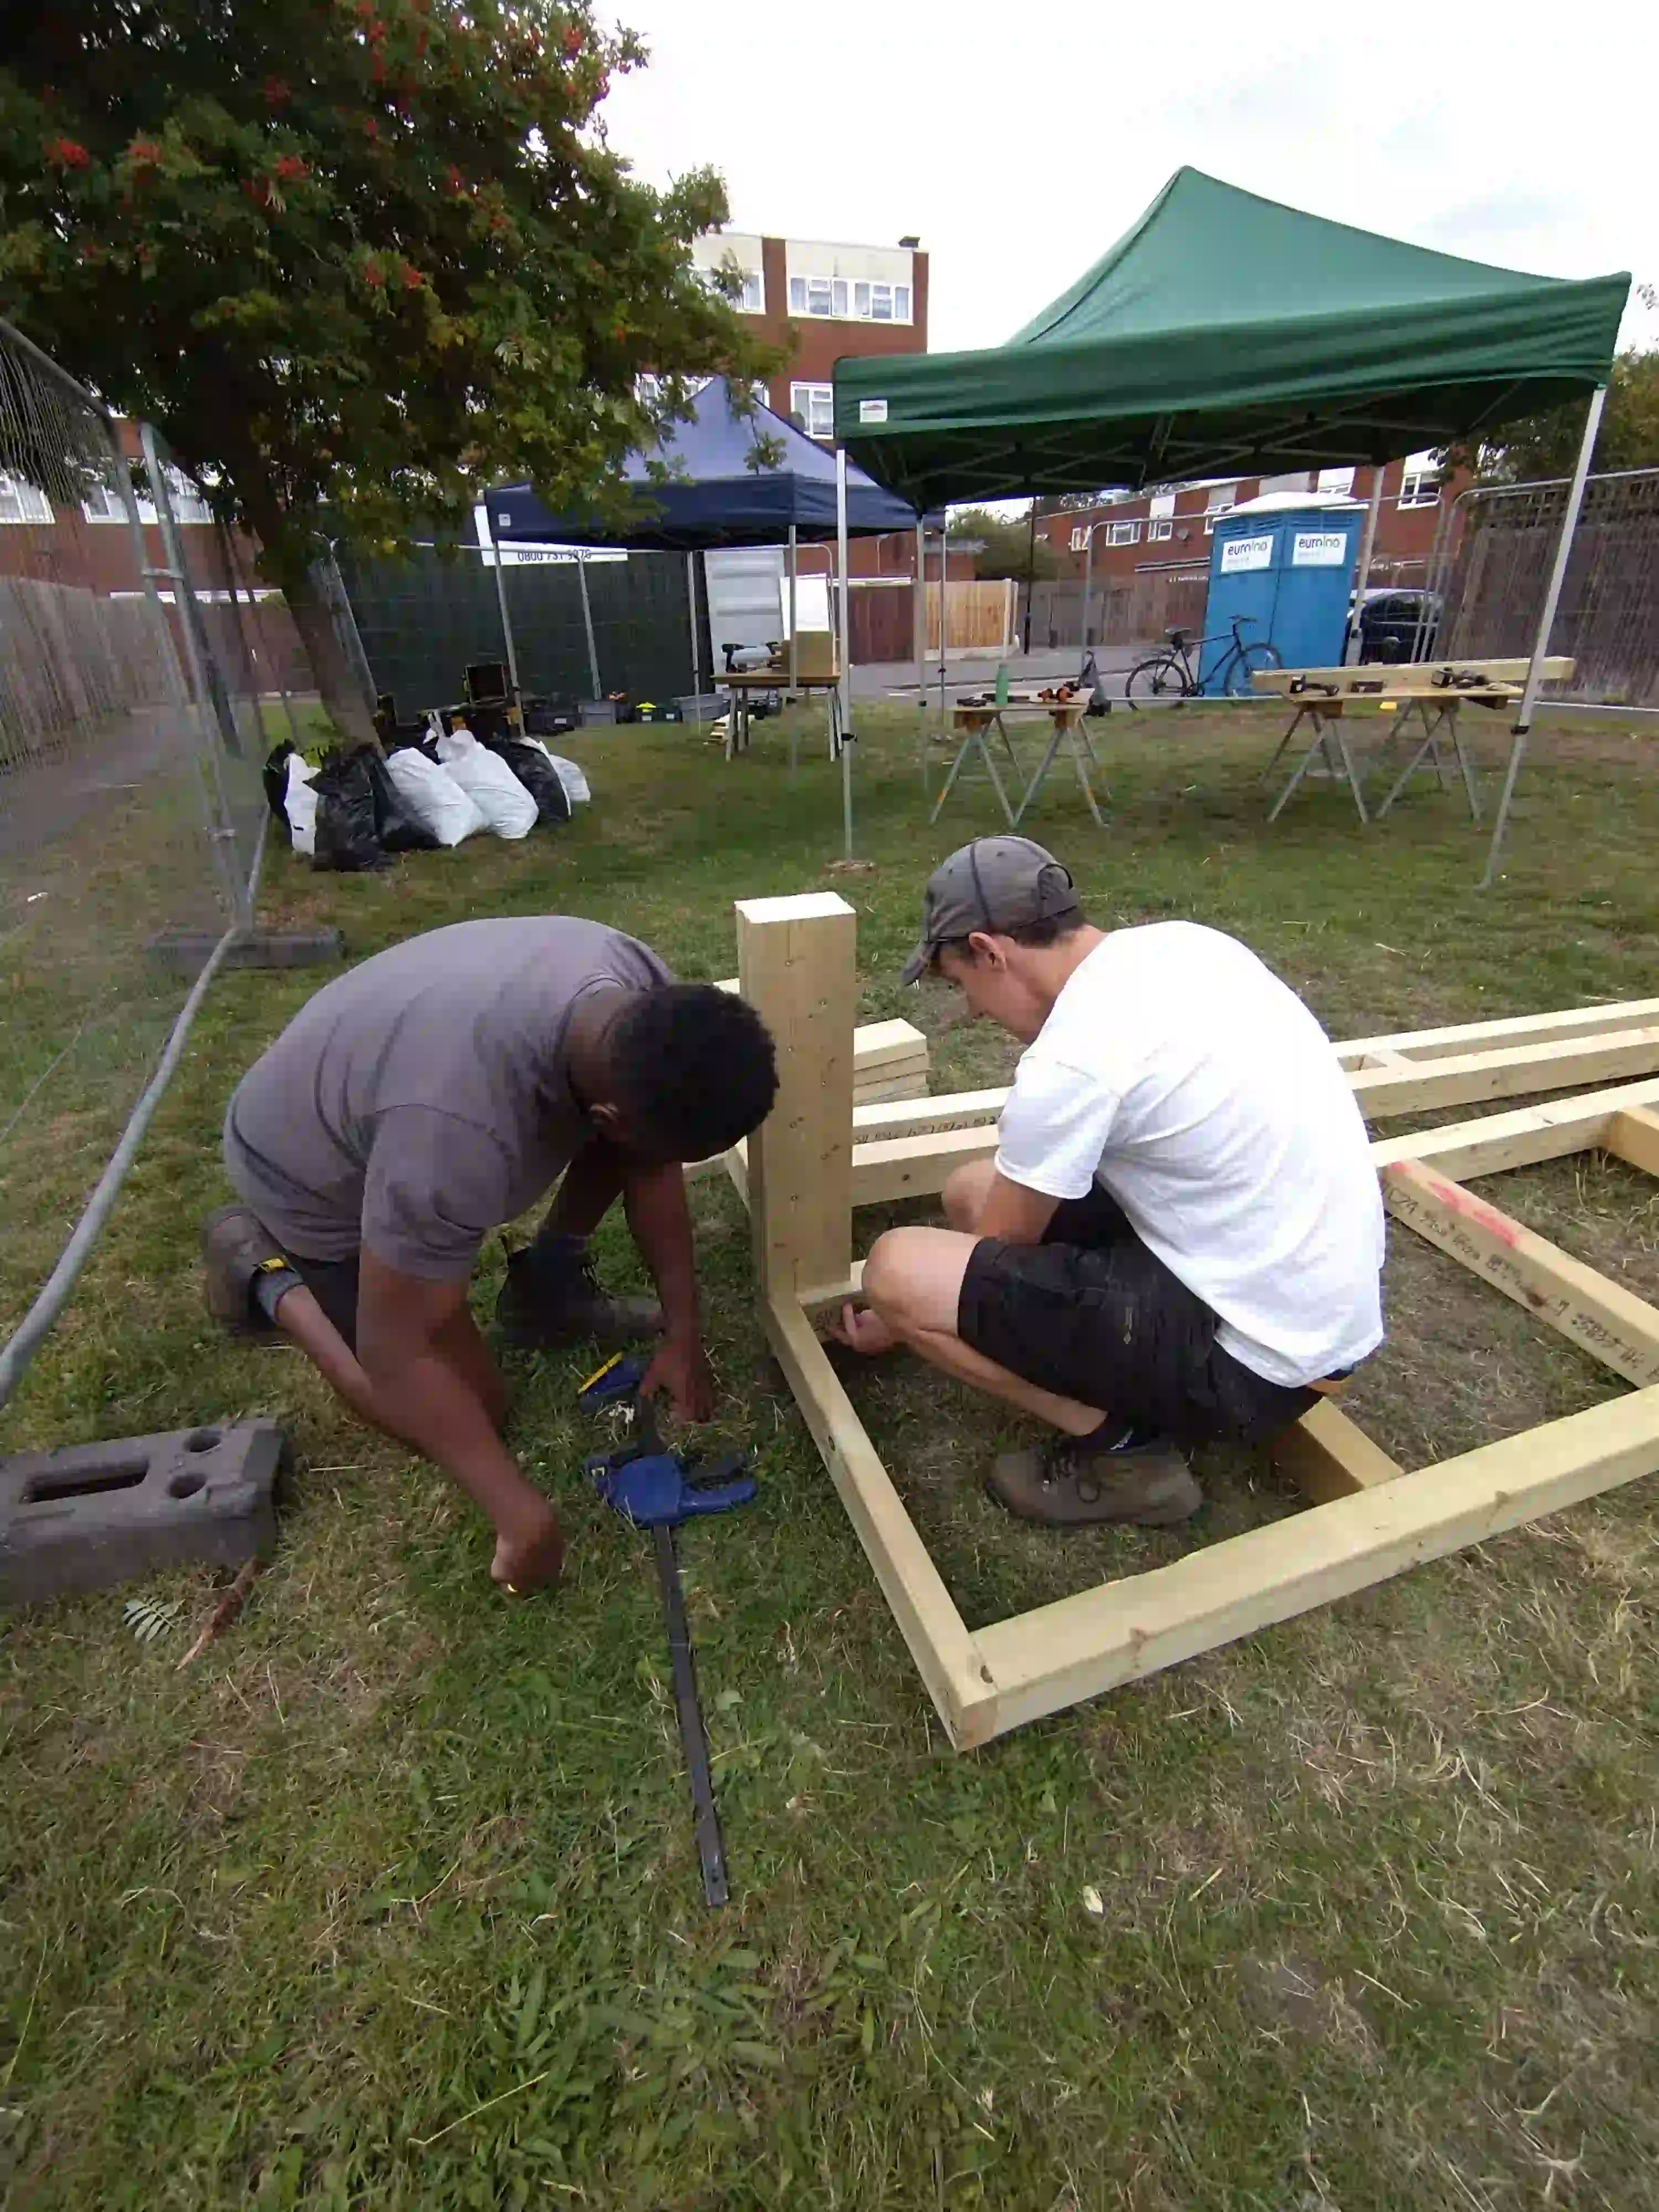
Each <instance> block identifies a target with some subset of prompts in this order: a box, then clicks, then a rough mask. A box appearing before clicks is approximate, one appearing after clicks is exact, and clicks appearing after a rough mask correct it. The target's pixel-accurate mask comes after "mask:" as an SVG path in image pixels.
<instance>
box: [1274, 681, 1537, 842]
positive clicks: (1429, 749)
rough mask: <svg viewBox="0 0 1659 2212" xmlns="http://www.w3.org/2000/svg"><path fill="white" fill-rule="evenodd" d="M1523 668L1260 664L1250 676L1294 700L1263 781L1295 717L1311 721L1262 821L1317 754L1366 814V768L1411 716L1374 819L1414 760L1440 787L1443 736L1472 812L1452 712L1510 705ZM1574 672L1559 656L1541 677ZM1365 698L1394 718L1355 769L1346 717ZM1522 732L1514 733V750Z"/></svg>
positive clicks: (1475, 805)
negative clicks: (1408, 739) (1402, 759)
mask: <svg viewBox="0 0 1659 2212" xmlns="http://www.w3.org/2000/svg"><path fill="white" fill-rule="evenodd" d="M1526 672H1527V663H1526V661H1525V660H1524V659H1510V660H1505V659H1492V660H1437V661H1420V662H1413V663H1410V664H1408V665H1404V666H1394V667H1390V666H1388V665H1383V664H1379V663H1377V662H1362V663H1361V664H1360V665H1358V666H1357V667H1353V668H1300V669H1298V668H1270V669H1263V670H1261V671H1258V672H1257V673H1256V674H1255V676H1254V677H1253V678H1252V681H1253V683H1254V684H1255V689H1256V690H1257V691H1258V692H1260V693H1261V694H1263V695H1265V696H1268V697H1273V696H1278V697H1281V698H1284V699H1286V700H1288V701H1291V702H1294V704H1295V707H1296V712H1295V714H1292V716H1291V720H1290V723H1289V726H1287V728H1286V729H1285V734H1284V736H1283V737H1282V738H1280V739H1279V744H1278V746H1277V747H1276V749H1275V750H1274V753H1273V758H1272V760H1270V761H1269V762H1268V763H1267V768H1266V769H1264V770H1263V773H1262V781H1263V782H1266V781H1267V779H1268V777H1270V776H1271V775H1272V774H1273V770H1274V769H1275V768H1277V767H1278V765H1279V761H1280V760H1281V758H1282V757H1284V753H1285V748H1286V747H1287V746H1288V745H1289V744H1290V743H1291V738H1293V737H1294V736H1295V735H1296V733H1297V730H1298V729H1299V728H1300V727H1301V726H1302V725H1303V724H1304V722H1306V723H1308V724H1310V726H1311V730H1312V735H1311V738H1310V741H1309V743H1308V744H1307V745H1306V747H1305V749H1304V752H1303V754H1302V757H1301V758H1300V760H1298V761H1297V764H1296V767H1295V768H1294V769H1292V771H1291V776H1290V780H1289V781H1288V782H1287V783H1286V784H1285V787H1284V789H1283V790H1282V791H1281V792H1280V793H1279V796H1278V797H1277V798H1276V799H1274V801H1273V805H1272V806H1271V807H1270V808H1269V809H1268V811H1267V819H1268V821H1269V822H1273V821H1277V819H1278V818H1279V814H1280V813H1281V812H1282V811H1283V810H1284V808H1285V805H1286V804H1287V803H1288V801H1289V800H1290V799H1291V797H1292V795H1293V794H1294V793H1295V792H1296V790H1297V787H1298V786H1299V785H1300V784H1301V782H1302V780H1303V778H1304V776H1305V775H1307V774H1308V773H1309V771H1310V769H1312V767H1313V765H1314V761H1315V758H1316V756H1318V757H1322V758H1323V760H1324V763H1325V765H1326V768H1327V769H1328V772H1329V773H1330V774H1331V775H1334V776H1335V777H1336V778H1337V780H1338V781H1341V782H1346V785H1347V787H1348V789H1349V791H1350V792H1351V793H1352V797H1353V803H1354V807H1355V810H1356V811H1357V812H1358V816H1359V819H1360V821H1361V822H1362V823H1365V822H1369V821H1370V819H1371V818H1372V817H1371V816H1370V815H1369V814H1368V813H1367V811H1366V808H1365V797H1364V788H1363V786H1364V780H1365V777H1366V775H1368V774H1369V773H1370V769H1373V768H1376V767H1378V766H1380V765H1381V764H1382V763H1383V762H1384V761H1385V760H1386V759H1387V757H1388V756H1389V752H1390V750H1392V749H1393V747H1394V746H1395V743H1396V742H1397V740H1399V739H1400V738H1403V737H1405V736H1406V735H1407V732H1409V731H1410V730H1411V728H1412V726H1413V724H1415V725H1416V726H1417V728H1418V729H1419V731H1420V732H1421V735H1420V738H1419V743H1418V745H1417V749H1416V750H1415V751H1414V752H1413V754H1412V756H1411V757H1410V758H1409V759H1408V760H1407V763H1406V765H1405V766H1404V768H1403V769H1401V771H1400V774H1399V775H1397V776H1396V777H1395V781H1394V782H1393V783H1392V784H1391V785H1390V786H1389V793H1388V796H1387V798H1386V799H1384V800H1383V804H1382V805H1381V806H1379V807H1378V808H1377V810H1376V819H1377V820H1378V821H1381V820H1382V818H1383V816H1384V815H1385V814H1386V813H1387V812H1388V811H1389V808H1390V807H1391V806H1392V805H1394V803H1395V799H1398V798H1399V796H1400V794H1401V792H1402V791H1403V790H1404V789H1405V787H1406V786H1407V783H1408V782H1409V781H1411V778H1412V777H1413V775H1415V774H1416V772H1417V770H1418V769H1419V768H1424V767H1428V768H1431V769H1433V770H1434V772H1435V774H1436V775H1437V777H1438V778H1439V780H1440V784H1441V787H1442V788H1444V787H1445V781H1446V769H1445V763H1444V761H1443V758H1442V756H1441V750H1440V747H1441V744H1442V741H1443V740H1444V742H1445V743H1447V744H1449V746H1450V748H1451V751H1452V755H1453V757H1454V758H1455V761H1456V763H1457V766H1458V769H1459V770H1460V772H1461V774H1462V778H1463V791H1464V795H1465V797H1466V798H1467V799H1468V808H1469V818H1470V820H1471V821H1472V822H1479V820H1480V792H1479V787H1478V784H1477V781H1476V778H1475V772H1474V762H1473V761H1472V760H1471V759H1470V757H1469V755H1468V751H1467V750H1466V749H1465V746H1464V743H1463V732H1462V726H1461V720H1460V717H1461V715H1462V709H1463V708H1465V707H1466V706H1472V707H1485V708H1488V709H1489V710H1495V709H1497V708H1501V707H1511V708H1513V707H1516V706H1518V705H1519V703H1520V701H1521V697H1522V692H1523V690H1524V689H1525V681H1524V679H1525V677H1526ZM1572 672H1573V663H1572V662H1571V660H1568V659H1550V660H1547V661H1545V663H1544V665H1543V676H1544V679H1545V680H1546V681H1547V682H1552V683H1563V682H1565V680H1566V679H1567V678H1569V677H1571V674H1572ZM1368 707H1375V708H1377V709H1379V710H1380V711H1382V712H1383V713H1389V712H1390V711H1392V713H1393V716H1394V719H1393V720H1392V721H1391V722H1390V723H1389V727H1388V729H1387V731H1386V732H1384V734H1383V741H1382V743H1381V744H1379V745H1378V746H1377V747H1376V749H1375V750H1374V751H1373V752H1372V754H1371V755H1370V758H1369V760H1367V761H1365V762H1364V763H1362V764H1361V766H1360V767H1359V768H1358V769H1356V767H1355V765H1354V758H1353V753H1352V749H1351V747H1350V744H1349V718H1351V717H1352V714H1357V713H1363V712H1364V709H1365V708H1368ZM1521 742H1522V740H1521V738H1519V736H1517V737H1516V753H1517V754H1518V748H1519V745H1520V744H1521ZM1512 766H1513V763H1512Z"/></svg>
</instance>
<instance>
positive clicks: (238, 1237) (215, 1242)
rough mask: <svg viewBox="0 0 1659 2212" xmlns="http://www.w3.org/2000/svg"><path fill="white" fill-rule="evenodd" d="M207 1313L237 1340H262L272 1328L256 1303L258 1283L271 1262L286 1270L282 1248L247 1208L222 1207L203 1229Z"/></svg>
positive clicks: (210, 1215)
mask: <svg viewBox="0 0 1659 2212" xmlns="http://www.w3.org/2000/svg"><path fill="white" fill-rule="evenodd" d="M202 1259H203V1262H204V1266H205V1267H206V1270H207V1305H208V1311H209V1312H210V1314H211V1315H212V1316H213V1318H214V1319H215V1321H217V1322H223V1323H224V1326H225V1327H226V1328H228V1329H230V1330H231V1331H232V1332H233V1333H234V1334H236V1335H237V1336H262V1335H263V1334H264V1333H265V1331H266V1330H267V1329H268V1328H270V1322H268V1321H267V1320H266V1319H265V1317H264V1314H262V1313H261V1312H260V1310H259V1309H258V1306H256V1305H255V1304H254V1303H253V1282H254V1278H255V1276H257V1275H258V1273H260V1271H261V1270H262V1269H263V1268H264V1267H268V1266H269V1264H270V1261H273V1260H274V1261H276V1263H277V1264H278V1266H279V1267H286V1266H287V1264H288V1261H287V1258H286V1256H285V1255H284V1254H283V1249H282V1247H281V1246H280V1245H279V1244H278V1243H276V1240H275V1238H274V1237H272V1236H271V1234H270V1231H269V1230H268V1229H267V1228H266V1227H265V1225H264V1223H263V1222H262V1221H261V1220H259V1219H258V1217H257V1216H256V1215H254V1214H252V1213H250V1212H248V1210H247V1208H246V1206H240V1205H233V1206H219V1207H217V1208H216V1210H215V1211H214V1212H211V1213H210V1214H209V1216H208V1218H207V1219H206V1220H205V1221H204V1223H203V1224H202Z"/></svg>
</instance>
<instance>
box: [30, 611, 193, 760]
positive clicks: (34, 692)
mask: <svg viewBox="0 0 1659 2212" xmlns="http://www.w3.org/2000/svg"><path fill="white" fill-rule="evenodd" d="M173 681H174V678H173V671H172V670H171V668H170V667H169V666H168V665H167V658H166V656H165V654H164V653H163V652H162V650H161V641H160V638H159V636H158V635H157V631H156V627H155V617H154V616H153V614H152V612H151V610H150V608H149V605H147V604H146V603H145V601H144V600H143V598H142V597H140V596H139V595H137V593H135V594H134V595H133V597H132V598H131V599H125V598H123V599H111V598H109V597H107V596H106V595H105V594H104V593H101V592H92V591H88V590H85V589H84V588H82V586H78V585H73V584H49V583H46V582H44V581H42V580H40V578H38V577H34V576H0V772H3V770H4V769H7V768H12V767H16V766H18V765H20V764H21V763H23V762H26V761H28V760H32V759H35V758H38V757H40V756H42V755H44V754H49V753H52V752H56V751H60V750H63V749H64V747H65V746H66V745H67V744H70V743H71V742H72V741H73V740H74V739H75V738H76V737H77V736H78V735H79V734H81V733H82V732H85V731H88V730H89V729H91V728H94V727H95V726H97V724H98V723H99V722H100V720H101V719H102V718H103V717H104V716H106V715H107V714H114V713H117V712H118V711H121V710H124V709H126V708H132V707H135V706H139V705H156V704H159V703H160V702H163V701H165V700H169V699H171V698H172V697H173V696H174V693H173V688H172V686H173Z"/></svg>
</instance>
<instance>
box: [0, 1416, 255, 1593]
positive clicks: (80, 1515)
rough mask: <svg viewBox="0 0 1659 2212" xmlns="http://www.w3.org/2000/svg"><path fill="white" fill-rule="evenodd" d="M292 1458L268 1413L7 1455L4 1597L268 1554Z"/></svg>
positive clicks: (1, 1512) (0, 1578)
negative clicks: (281, 1484)
mask: <svg viewBox="0 0 1659 2212" xmlns="http://www.w3.org/2000/svg"><path fill="white" fill-rule="evenodd" d="M287 1460H288V1440H287V1438H286V1437H284V1435H283V1431H281V1430H280V1429H279V1428H277V1427H276V1425H275V1424H274V1423H272V1422H270V1421H242V1422H239V1423H237V1424H236V1425H234V1427H226V1428H200V1429H172V1430H168V1431H165V1432H163V1433H162V1434H161V1435H160V1436H153V1437H117V1438H115V1439H114V1440H113V1441H112V1442H111V1443H96V1444H75V1445H71V1446H70V1447H69V1448H67V1449H64V1450H63V1451H51V1452H22V1453H19V1454H17V1455H15V1456H13V1457H11V1458H9V1459H0V1605H27V1604H29V1603H32V1602H33V1601H35V1600H37V1599H40V1598H49V1597H58V1596H60V1595H63V1594H64V1592H66V1591H70V1590H90V1589H108V1588H109V1586H110V1585H111V1584H112V1583H120V1582H125V1581H128V1580H129V1579H130V1578H131V1577H134V1576H137V1575H145V1574H149V1573H151V1572H152V1571H154V1570H155V1568H157V1567H176V1566H188V1565H195V1564H196V1563H197V1562H198V1561H206V1562H207V1563H208V1564H210V1565H215V1566H225V1567H234V1566H240V1565H241V1563H242V1562H243V1561H244V1560H245V1559H253V1558H255V1557H258V1558H268V1557H269V1556H270V1553H271V1551H272V1550H273V1549H274V1548H275V1546H276V1486H277V1480H278V1477H279V1476H280V1475H281V1474H282V1473H283V1469H284V1468H285V1467H286V1465H287Z"/></svg>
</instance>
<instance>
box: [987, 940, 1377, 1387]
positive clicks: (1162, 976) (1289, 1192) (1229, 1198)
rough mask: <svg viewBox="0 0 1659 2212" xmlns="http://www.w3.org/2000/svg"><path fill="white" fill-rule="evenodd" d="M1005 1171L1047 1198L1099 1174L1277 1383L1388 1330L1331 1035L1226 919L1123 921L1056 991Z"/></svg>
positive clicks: (1319, 1367)
mask: <svg viewBox="0 0 1659 2212" xmlns="http://www.w3.org/2000/svg"><path fill="white" fill-rule="evenodd" d="M998 1140H999V1150H998V1152H997V1159H996V1164H997V1170H998V1172H999V1173H1000V1174H1001V1175H1004V1176H1006V1177H1007V1179H1008V1181H1009V1182H1017V1183H1022V1184H1024V1187H1025V1188H1027V1189H1028V1190H1037V1191H1042V1192H1043V1193H1044V1194H1046V1195H1047V1196H1048V1197H1050V1198H1061V1199H1065V1198H1081V1197H1083V1196H1084V1195H1085V1193H1086V1192H1087V1190H1088V1188H1089V1186H1090V1183H1091V1182H1100V1183H1101V1184H1103V1186H1104V1187H1105V1188H1106V1189H1107V1190H1109V1192H1110V1193H1111V1194H1112V1195H1113V1197H1114V1198H1115V1199H1116V1200H1117V1201H1118V1203H1119V1205H1120V1206H1121V1207H1122V1208H1123V1211H1124V1212H1125V1213H1126V1214H1127V1216H1128V1218H1129V1220H1130V1222H1131V1224H1132V1225H1133V1228H1134V1230H1135V1231H1136V1233H1137V1235H1138V1236H1139V1237H1140V1239H1141V1241H1142V1243H1145V1244H1146V1245H1147V1246H1149V1247H1150V1249H1152V1251H1153V1252H1155V1253H1156V1254H1157V1255H1158V1258H1159V1259H1160V1260H1162V1261H1164V1265H1165V1266H1166V1267H1168V1268H1169V1269H1170V1272H1171V1273H1173V1274H1175V1275H1176V1276H1178V1277H1179V1278H1180V1279H1181V1280H1182V1282H1183V1283H1185V1284H1186V1285H1187V1287H1188V1290H1190V1291H1194V1293H1195V1294H1196V1295H1197V1296H1198V1297H1200V1298H1202V1299H1203V1301H1204V1303H1205V1304H1206V1305H1207V1306H1209V1307H1210V1308H1211V1309H1212V1311H1213V1312H1214V1313H1216V1314H1217V1315H1218V1316H1219V1317H1220V1322H1221V1327H1220V1328H1219V1329H1218V1332H1217V1337H1216V1340H1217V1342H1218V1344H1219V1345H1220V1346H1221V1347H1222V1349H1223V1350H1224V1351H1225V1352H1231V1355H1232V1356H1233V1358H1235V1359H1237V1360H1238V1361H1240V1362H1241V1363H1242V1364H1243V1365H1244V1366H1246V1367H1248V1368H1249V1369H1251V1370H1252V1371H1253V1372H1255V1374H1257V1375H1261V1376H1265V1377H1266V1378H1267V1380H1268V1381H1269V1382H1271V1383H1310V1382H1315V1381H1317V1380H1318V1379H1319V1378H1321V1377H1322V1376H1326V1375H1328V1374H1330V1373H1331V1372H1332V1371H1333V1370H1334V1369H1336V1368H1340V1367H1347V1366H1351V1365H1352V1364H1353V1363H1354V1362H1355V1361H1356V1360H1359V1359H1363V1358H1364V1357H1365V1355H1366V1353H1367V1352H1372V1351H1375V1349H1376V1346H1378V1345H1379V1344H1380V1343H1381V1342H1382V1340H1383V1316H1382V1297H1381V1290H1380V1286H1379V1281H1378V1277H1379V1273H1380V1271H1381V1268H1382V1265H1383V1201H1382V1197H1381V1194H1380V1193H1379V1191H1378V1188H1377V1181H1376V1170H1375V1169H1374V1168H1373V1167H1372V1165H1371V1162H1370V1149H1369V1146H1368V1142H1367V1139H1366V1135H1365V1125H1364V1121H1363V1120H1362V1118H1361V1116H1360V1112H1359V1107H1358V1102H1357V1101H1356V1099H1355V1097H1354V1095H1353V1092H1352V1090H1351V1088H1350V1087H1349V1085H1348V1080H1347V1078H1346V1075H1345V1074H1344V1073H1343V1072H1342V1070H1341V1068H1340V1066H1338V1064H1337V1059H1336V1054H1334V1051H1333V1050H1332V1049H1331V1044H1330V1040H1329V1039H1328V1037H1327V1036H1326V1035H1325V1032H1324V1030H1322V1029H1321V1028H1320V1026H1319V1024H1318V1023H1317V1022H1316V1020H1315V1019H1314V1018H1313V1016H1312V1015H1311V1014H1310V1012H1308V1009H1307V1008H1306V1007H1305V1006H1304V1005H1303V1003H1302V1001H1301V1000H1299V999H1298V998H1297V995H1296V994H1295V993H1294V992H1293V991H1291V989H1289V988H1288V987H1287V986H1286V985H1285V984H1283V983H1281V982H1280V981H1279V978H1278V977H1277V976H1276V975H1273V974H1272V973H1271V972H1270V971H1269V970H1268V969H1267V968H1265V967H1264V966H1263V965H1262V963H1261V961H1260V960H1258V959H1257V958H1256V957H1255V953H1253V952H1251V951H1249V949H1248V948H1247V947H1246V946H1244V945H1240V944H1239V943H1238V942H1237V939H1234V938H1231V937H1226V936H1224V935H1223V934H1222V933H1221V932H1220V931H1219V930H1214V929H1205V928H1202V927H1200V926H1199V925H1198V924H1197V923H1195V922H1190V921H1160V922H1153V923H1151V924H1149V925H1147V926H1146V927H1142V928H1138V929H1120V930H1115V931H1114V932H1113V933H1111V934H1110V935H1109V936H1108V937H1107V938H1105V939H1103V942H1102V943H1100V944H1099V945H1097V946H1096V947H1095V949H1094V951H1092V952H1091V953H1090V955H1089V956H1088V957H1087V959H1085V961H1084V962H1083V963H1081V965H1080V966H1079V968H1078V969H1076V970H1075V972H1074V973H1073V975H1072V976H1071V978H1070V980H1069V981H1067V983H1066V987H1065V989H1064V990H1063V991H1062V992H1061V993H1060V996H1059V998H1058V999H1056V1000H1055V1001H1054V1008H1053V1010H1052V1012H1050V1014H1049V1016H1048V1020H1047V1021H1046V1022H1045V1023H1044V1024H1043V1025H1042V1032H1041V1034H1040V1035H1039V1036H1037V1037H1036V1041H1035V1042H1033V1043H1032V1044H1031V1045H1030V1047H1028V1048H1027V1050H1026V1052H1025V1054H1024V1057H1023V1058H1022V1059H1021V1060H1020V1063H1019V1072H1018V1075H1017V1076H1016V1078H1015V1080H1014V1087H1013V1091H1012V1095H1011V1096H1010V1097H1009V1100H1008V1103H1007V1105H1006V1107H1005V1108H1004V1109H1003V1113H1002V1121H1001V1124H1000V1128H999V1130H998Z"/></svg>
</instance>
